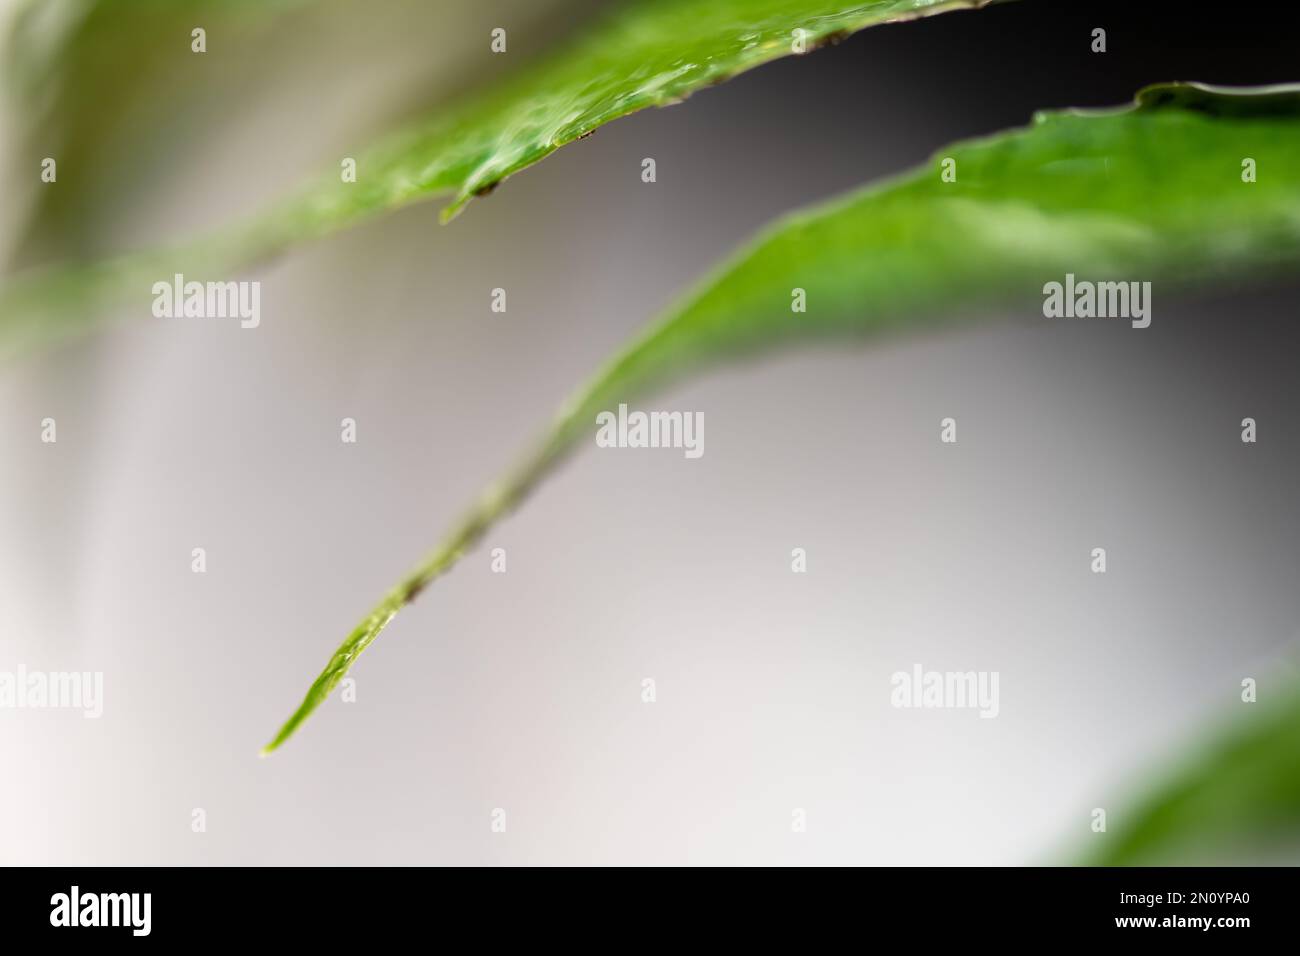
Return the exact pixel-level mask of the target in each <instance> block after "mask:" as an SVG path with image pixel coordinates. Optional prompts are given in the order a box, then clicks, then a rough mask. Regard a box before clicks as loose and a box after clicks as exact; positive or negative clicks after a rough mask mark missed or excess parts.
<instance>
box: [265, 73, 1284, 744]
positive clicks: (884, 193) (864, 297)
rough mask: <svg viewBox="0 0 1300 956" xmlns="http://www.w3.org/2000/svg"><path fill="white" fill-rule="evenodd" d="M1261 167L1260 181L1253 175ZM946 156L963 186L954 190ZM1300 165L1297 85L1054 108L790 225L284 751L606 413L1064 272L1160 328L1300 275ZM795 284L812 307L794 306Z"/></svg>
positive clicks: (287, 730) (353, 649)
mask: <svg viewBox="0 0 1300 956" xmlns="http://www.w3.org/2000/svg"><path fill="white" fill-rule="evenodd" d="M1247 158H1249V159H1252V160H1254V162H1255V164H1256V169H1257V171H1258V181H1257V182H1245V181H1243V161H1244V160H1245V159H1247ZM945 160H952V161H953V163H954V164H955V165H953V166H951V167H950V168H952V169H955V171H956V181H955V182H945V181H944V177H943V171H944V169H945V165H946V164H945V162H944V161H945ZM1297 170H1300V87H1297V88H1284V89H1283V88H1277V89H1269V90H1250V91H1244V90H1238V91H1220V90H1213V89H1209V88H1205V87H1198V86H1192V85H1171V86H1158V87H1153V88H1150V89H1148V90H1145V91H1143V92H1142V93H1141V94H1139V97H1138V100H1137V103H1136V104H1135V105H1133V106H1131V107H1125V108H1121V109H1116V110H1110V111H1092V112H1079V111H1067V112H1060V113H1047V114H1040V115H1038V116H1036V117H1035V119H1034V122H1033V124H1032V125H1031V126H1030V127H1029V128H1027V129H1023V130H1017V131H1014V132H1010V133H1006V134H1003V135H999V136H994V137H991V138H988V139H984V140H978V141H974V142H968V143H962V144H958V145H954V146H953V147H951V148H950V149H948V150H946V151H944V152H943V153H941V154H940V155H938V156H936V157H935V158H934V160H933V161H932V162H931V163H930V164H929V165H927V166H925V167H923V168H921V169H919V170H917V171H915V172H912V173H910V174H908V175H906V176H903V177H901V178H899V179H896V180H894V181H892V182H887V183H885V184H883V185H879V186H873V187H870V188H867V189H865V190H863V191H860V192H857V193H854V194H852V195H850V196H848V197H847V198H844V199H842V200H839V201H838V202H834V203H831V204H830V205H827V206H822V207H819V208H815V209H812V210H811V211H807V212H801V213H799V214H796V215H793V216H790V217H788V218H786V219H784V220H782V221H780V222H778V223H777V224H775V225H774V226H773V227H771V228H769V229H768V230H767V231H766V232H765V233H764V234H763V235H761V236H760V237H759V238H758V239H757V240H756V241H755V242H753V243H752V244H751V245H749V246H748V247H747V248H745V249H743V250H742V251H741V252H740V253H739V254H738V255H736V256H735V257H734V258H732V259H731V260H730V261H729V262H727V263H725V264H724V265H722V266H721V267H720V268H719V269H717V270H716V271H715V272H714V273H713V274H712V275H711V276H710V277H708V278H707V279H706V280H705V281H704V282H703V283H702V284H701V285H700V286H699V287H698V289H697V290H696V291H694V292H693V293H692V294H690V295H689V296H688V297H687V298H686V299H685V301H684V302H682V304H681V305H679V306H678V307H676V308H674V309H671V310H670V311H669V313H668V315H667V316H666V317H665V318H664V319H663V320H662V321H660V322H658V323H656V324H654V325H652V326H651V327H650V328H649V329H648V330H647V331H646V332H645V333H644V334H643V335H641V336H640V337H639V338H638V339H637V340H636V341H634V342H633V343H632V344H631V345H629V346H628V347H627V348H626V349H625V350H624V351H623V352H622V353H620V354H619V355H618V356H616V357H615V358H614V359H613V361H611V362H610V363H609V364H608V365H607V366H606V367H605V368H604V370H602V371H601V372H600V373H599V374H598V375H597V376H596V377H595V379H594V380H593V381H592V382H591V383H590V384H588V385H587V386H586V387H585V388H583V389H581V390H580V391H578V392H577V393H576V394H575V395H574V396H573V397H572V398H571V399H570V400H569V401H568V403H567V404H565V405H564V407H563V408H562V409H561V411H560V413H559V415H558V417H557V418H556V419H555V421H554V422H553V423H552V425H551V428H550V430H549V431H548V432H547V433H546V434H545V436H544V437H543V439H542V441H541V442H540V443H539V445H538V446H537V447H536V449H535V450H534V451H533V452H532V454H531V455H529V456H527V457H526V458H525V459H524V460H523V462H522V463H521V464H520V466H519V467H518V468H517V469H516V470H515V471H513V472H512V473H511V474H510V475H508V476H507V477H506V478H505V479H504V480H502V481H501V482H499V483H497V484H496V485H494V486H493V487H492V488H490V489H489V490H488V492H487V493H486V494H485V495H483V496H482V498H481V499H480V500H479V501H478V503H477V504H475V505H474V507H473V508H472V509H471V510H470V512H469V514H468V515H467V516H466V517H465V518H464V520H463V521H462V522H461V523H460V524H459V525H458V526H457V527H456V528H455V529H454V530H453V531H452V533H451V534H450V535H449V536H448V537H447V539H446V540H445V542H444V543H443V544H442V545H441V546H440V547H439V548H438V549H437V550H436V551H434V552H433V553H432V554H431V555H430V556H429V557H428V558H426V559H425V560H424V561H423V562H421V563H420V564H419V565H418V566H417V567H416V568H415V570H413V571H412V572H411V573H410V575H408V576H407V578H406V579H405V580H404V581H402V582H401V583H400V584H399V585H398V586H397V587H396V588H394V589H393V590H392V591H391V592H390V593H389V594H388V595H386V596H385V597H384V599H383V600H382V601H381V602H380V604H379V606H378V607H377V608H375V610H374V611H373V612H372V613H371V614H370V616H369V617H367V618H366V619H365V620H364V621H362V622H361V624H360V625H359V626H358V627H357V628H356V629H355V630H353V631H352V633H351V634H349V635H348V637H347V639H346V640H345V641H344V642H343V644H342V646H341V647H340V648H339V649H338V651H337V652H336V653H335V655H334V657H333V658H331V660H330V662H329V664H328V665H327V666H326V668H325V670H324V671H323V672H322V673H321V675H320V676H319V677H318V678H317V680H316V682H315V683H314V684H312V686H311V689H310V690H309V691H308V693H307V696H306V698H305V699H304V701H303V703H302V705H301V706H300V707H299V708H298V710H297V711H296V712H295V713H294V714H293V716H292V717H290V719H289V721H288V722H287V723H286V724H285V725H284V727H283V728H282V729H281V730H280V732H279V733H278V734H277V735H276V737H275V739H274V740H273V741H272V742H271V744H270V745H269V746H268V748H267V749H268V750H271V749H274V748H275V747H277V746H279V745H280V744H281V743H282V742H283V741H284V740H286V739H287V738H288V737H289V736H290V735H291V734H292V733H293V732H294V730H295V729H296V728H297V727H298V726H299V725H300V724H301V723H302V721H303V720H304V719H306V717H307V716H308V715H310V714H311V712H312V711H313V710H314V709H315V708H316V707H317V706H319V704H320V703H321V702H322V701H323V700H324V699H325V697H326V696H327V695H328V694H329V692H330V690H331V689H332V688H333V687H334V686H335V685H336V684H337V683H338V681H339V680H340V679H341V678H342V677H343V675H344V674H345V673H346V671H347V669H348V668H349V667H350V666H351V665H352V662H353V661H355V660H356V658H357V655H359V654H360V653H361V652H362V651H364V650H365V648H366V647H367V646H369V644H370V643H371V642H372V641H373V640H374V639H375V637H376V636H377V635H378V634H379V632H380V631H381V630H382V629H383V628H384V626H385V625H386V624H387V623H388V622H389V621H390V620H391V619H392V617H393V616H394V615H395V614H396V613H397V612H398V611H399V610H400V609H401V608H402V606H403V605H405V604H406V603H407V602H408V601H410V600H411V599H412V598H413V597H415V595H416V594H418V593H419V592H420V591H421V590H422V589H423V588H424V587H425V586H427V585H428V584H429V582H431V581H432V580H433V579H434V578H436V577H438V576H439V575H441V574H442V573H444V572H445V571H447V570H448V569H450V568H451V567H452V566H453V565H454V564H455V563H456V561H457V560H458V559H459V558H460V557H461V555H463V554H464V553H465V552H466V551H467V550H468V549H469V548H471V547H472V546H474V544H475V543H477V541H478V540H479V538H480V537H481V536H482V534H483V532H484V531H485V530H486V529H487V528H488V527H490V526H491V525H492V524H493V523H494V522H495V521H497V520H498V519H499V518H500V517H501V516H502V515H503V514H505V513H506V512H508V511H509V510H510V509H512V508H513V507H514V506H516V505H517V504H518V503H519V502H520V501H521V500H522V499H523V498H524V496H525V495H527V494H528V492H529V491H531V490H532V489H533V488H534V487H535V486H536V484H537V483H538V482H539V481H541V480H542V478H543V477H545V475H546V474H547V473H548V472H549V471H550V470H551V469H552V468H553V467H554V466H555V465H556V464H557V463H558V462H559V461H560V460H561V459H562V458H563V457H564V456H565V455H566V454H568V453H569V452H571V451H572V450H573V449H574V448H575V447H576V446H577V444H578V443H579V442H580V441H583V440H584V439H587V438H588V436H590V435H592V434H593V432H594V424H595V416H596V414H597V413H599V412H601V411H605V410H612V409H614V408H616V407H617V406H618V405H619V404H620V403H624V402H631V401H632V400H634V399H636V398H638V397H642V396H645V395H646V394H647V393H648V392H649V391H650V390H651V389H654V388H660V387H663V386H664V385H666V384H668V383H670V382H672V381H674V380H676V379H679V378H681V377H683V376H685V375H687V374H689V373H693V372H696V371H699V370H701V369H703V368H704V367H706V366H709V365H713V364H716V363H718V362H719V361H721V360H724V359H730V358H734V357H736V356H740V355H744V354H749V353H752V352H755V351H758V350H760V349H770V348H773V347H775V346H777V345H778V344H784V343H790V342H795V341H801V340H803V341H807V340H816V339H835V338H843V337H858V338H860V337H864V336H870V335H874V334H877V333H881V332H884V331H886V330H890V329H899V328H919V327H921V325H922V323H923V322H924V321H925V320H926V319H935V318H938V317H941V316H951V315H952V314H953V313H954V312H957V311H964V312H969V311H987V310H988V309H989V308H991V307H996V306H1022V307H1023V306H1026V305H1028V306H1030V307H1032V308H1033V309H1034V310H1035V311H1038V310H1040V309H1041V307H1042V303H1043V289H1044V285H1045V283H1047V282H1049V281H1058V282H1063V281H1064V280H1065V276H1066V274H1067V273H1072V274H1074V275H1076V276H1077V277H1078V278H1079V279H1080V280H1092V281H1112V280H1140V281H1154V282H1156V283H1157V285H1156V302H1155V307H1154V313H1153V315H1154V319H1153V320H1154V321H1155V322H1159V321H1160V320H1161V319H1160V305H1161V302H1162V297H1163V295H1164V294H1165V293H1166V292H1167V291H1168V290H1170V289H1173V288H1175V287H1177V286H1179V285H1182V284H1192V283H1203V282H1209V281H1213V280H1214V279H1218V278H1223V277H1228V276H1239V275H1247V274H1252V273H1254V274H1258V273H1266V272H1269V271H1270V270H1277V269H1280V268H1283V267H1287V266H1290V267H1294V265H1295V263H1296V262H1297V261H1298V260H1300V174H1297ZM796 289H803V290H805V291H806V296H807V312H806V313H799V312H794V311H792V294H793V291H794V290H796ZM1040 321H1072V320H1065V319H1059V320H1047V319H1040ZM1080 321H1090V320H1080ZM1091 321H1095V320H1091ZM1131 334H1143V333H1142V332H1139V331H1133V332H1132V333H1131Z"/></svg>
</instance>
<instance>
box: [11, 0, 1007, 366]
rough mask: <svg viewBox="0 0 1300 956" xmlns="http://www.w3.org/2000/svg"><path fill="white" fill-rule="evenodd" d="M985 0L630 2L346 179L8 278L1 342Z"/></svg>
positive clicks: (481, 183)
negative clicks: (798, 57) (843, 40)
mask: <svg viewBox="0 0 1300 956" xmlns="http://www.w3.org/2000/svg"><path fill="white" fill-rule="evenodd" d="M989 2H992V0H866V2H863V0H859V2H857V3H845V2H843V0H711V2H709V3H699V2H697V0H640V2H637V3H633V4H631V5H629V6H627V7H626V8H625V9H623V10H622V11H620V12H619V13H618V14H616V15H615V16H613V17H611V18H609V19H606V20H604V21H602V22H601V23H600V24H598V25H597V26H596V27H594V28H593V29H592V30H590V31H588V32H587V33H586V34H585V35H584V36H583V37H581V38H579V39H578V40H577V41H576V42H574V43H573V44H571V45H570V46H569V47H568V48H565V49H562V50H560V51H558V52H557V53H555V54H553V55H551V56H550V57H549V58H547V59H545V60H544V61H542V62H540V63H538V64H536V65H534V66H532V67H529V68H526V69H524V70H523V71H521V72H520V73H518V74H516V75H512V76H508V77H507V78H506V79H505V80H504V81H503V82H502V83H501V84H500V85H499V86H498V87H497V88H495V89H493V90H489V91H488V92H487V93H486V94H484V95H482V96H480V97H478V98H475V99H471V100H470V101H468V102H466V103H465V104H464V105H462V106H461V107H459V108H455V109H452V110H450V111H447V112H445V113H442V114H440V115H438V116H436V117H434V118H433V120H432V121H431V122H428V123H425V124H423V125H420V126H418V127H416V128H412V129H409V130H407V131H405V132H402V133H400V134H397V135H395V136H394V137H393V138H392V139H391V140H390V141H389V142H386V143H384V144H381V145H380V146H378V147H376V148H375V149H374V150H373V151H372V152H370V153H368V154H363V155H361V156H359V157H357V182H356V183H343V182H341V181H340V177H339V173H338V170H337V169H334V170H332V171H331V172H330V173H329V175H328V176H327V177H326V178H324V179H323V180H322V181H321V182H319V183H317V184H315V185H314V186H312V187H311V188H309V189H308V190H307V191H306V192H304V193H303V194H302V195H301V196H298V197H296V198H294V199H291V200H289V201H287V202H285V203H284V204H283V205H281V206H279V207H278V208H275V209H272V210H271V211H270V212H268V213H267V214H265V215H263V216H261V217H259V218H257V219H255V220H254V221H252V222H251V223H246V224H242V225H239V226H235V227H233V228H231V229H229V230H228V231H226V232H225V233H223V234H221V235H218V236H214V237H212V238H210V239H206V240H202V241H198V242H193V243H190V244H188V245H185V246H183V247H180V248H173V249H165V250H156V251H151V252H144V253H137V254H133V255H127V256H123V257H120V258H118V259H115V260H112V261H109V262H103V263H98V264H96V265H93V266H85V265H79V266H78V265H74V266H71V267H66V268H62V269H55V270H53V271H51V272H48V273H38V274H36V275H34V276H30V277H27V278H25V279H24V280H21V281H19V282H16V283H14V286H13V288H11V289H9V290H7V294H5V295H0V350H3V351H7V352H10V353H13V352H16V351H19V350H21V349H24V348H28V347H32V346H34V345H39V344H42V343H44V342H47V341H49V340H50V339H52V338H61V337H66V336H68V335H72V334H75V333H77V332H80V331H84V330H85V329H86V328H88V327H89V326H90V325H92V324H93V323H95V322H96V321H98V320H99V318H100V317H101V313H102V309H100V308H98V306H99V305H100V304H102V303H106V302H115V301H119V300H122V299H124V298H127V297H129V296H131V295H136V296H141V297H142V296H143V295H144V291H145V290H147V289H148V288H149V285H150V283H152V282H153V281H154V280H157V279H165V278H166V277H168V276H171V275H173V274H175V273H177V272H180V273H184V274H186V275H190V276H196V277H197V276H204V277H205V278H223V279H224V278H228V277H229V276H230V275H231V273H233V272H236V271H238V270H239V269H241V268H244V267H246V266H247V265H248V264H249V263H251V262H255V261H258V260H260V259H264V258H266V257H269V256H272V255H274V254H277V253H279V252H282V251H283V250H285V249H286V248H288V247H290V246H292V245H294V244H296V243H299V242H303V241H307V240H310V239H313V238H318V237H321V236H324V235H328V234H329V233H332V232H334V231H337V230H339V229H342V228H344V227H346V226H349V225H352V224H354V223H356V222H358V221H360V220H362V219H364V218H366V217H369V216H373V215H376V214H378V213H381V212H385V211H389V210H393V209H397V208H399V207H401V206H404V205H407V204H409V203H412V202H415V201H418V200H422V199H428V198H430V197H433V196H439V195H443V196H445V195H450V196H451V197H452V201H451V204H450V205H449V206H447V208H446V209H445V210H444V212H443V219H444V221H445V220H447V219H450V218H451V217H452V216H453V215H455V214H456V213H457V212H458V211H459V210H461V209H462V208H463V207H464V206H465V204H466V203H468V202H469V201H470V199H471V198H473V197H474V196H475V195H479V194H482V193H486V192H488V191H490V190H492V189H493V188H495V186H496V185H497V184H498V183H500V182H501V181H502V180H503V179H505V178H506V177H507V176H510V175H511V174H513V173H516V172H518V171H519V170H521V169H524V168H525V167H527V166H531V165H532V164H533V163H536V162H538V161H539V160H541V159H543V158H545V157H546V156H548V155H550V154H551V153H553V152H554V151H555V150H557V149H559V148H560V147H561V146H564V145H566V144H568V143H571V142H573V141H574V140H577V139H580V138H581V137H583V136H586V135H588V134H590V133H591V132H593V131H594V130H596V129H597V128H598V127H600V126H602V125H604V124H605V123H608V122H610V121H611V120H615V119H618V118H619V117H621V116H626V115H628V114H629V113H634V112H636V111H637V110H641V109H644V108H646V107H648V106H665V105H668V104H670V103H676V102H679V101H680V100H682V99H684V98H685V97H687V96H689V95H690V94H691V93H693V92H695V91H696V90H699V89H702V88H704V87H707V86H711V85H714V84H717V83H721V82H722V81H724V80H726V79H728V78H730V77H732V76H735V75H736V74H738V73H742V72H744V71H745V70H748V69H752V68H753V67H756V66H759V65H761V64H763V63H767V62H770V61H772V60H775V59H779V58H780V57H783V56H788V55H790V54H792V53H794V52H795V47H796V39H797V40H798V42H799V43H800V44H801V48H802V49H806V50H812V49H815V48H816V47H817V46H819V45H823V44H825V43H829V42H832V41H834V40H837V39H839V38H840V37H843V36H846V35H848V34H850V33H852V32H854V31H856V30H860V29H862V28H864V27H868V26H871V25H873V24H878V23H884V22H889V21H897V20H905V19H911V18H915V17H920V16H927V15H930V14H935V13H940V12H943V11H947V10H954V9H969V8H974V7H980V6H984V5H986V4H987V3H989ZM796 31H800V33H799V36H798V37H797V38H796V35H795V34H796ZM488 39H489V38H488V37H486V36H485V37H483V38H482V42H483V43H484V44H485V46H486V45H487V43H488ZM508 42H509V38H508V36H507V51H508V50H509V46H508ZM507 56H508V52H507ZM503 62H507V61H506V60H504V59H503ZM142 282H144V284H143V285H141V283H142Z"/></svg>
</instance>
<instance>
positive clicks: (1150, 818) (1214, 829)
mask: <svg viewBox="0 0 1300 956" xmlns="http://www.w3.org/2000/svg"><path fill="white" fill-rule="evenodd" d="M1237 706H1239V707H1246V708H1247V709H1248V710H1249V711H1250V713H1249V715H1248V717H1245V718H1242V719H1241V721H1240V723H1239V724H1235V725H1234V726H1233V727H1232V728H1231V729H1230V730H1229V731H1228V732H1227V733H1226V734H1224V735H1223V736H1222V737H1221V739H1218V740H1216V741H1214V742H1213V743H1211V744H1208V745H1203V746H1201V747H1200V748H1198V750H1197V752H1195V753H1193V754H1190V755H1188V756H1187V757H1186V758H1184V760H1183V761H1182V763H1181V766H1179V767H1178V768H1177V769H1176V770H1174V771H1173V772H1171V773H1170V774H1169V776H1168V778H1167V779H1166V780H1165V781H1164V782H1163V783H1161V784H1160V785H1159V786H1158V787H1156V788H1155V789H1153V790H1152V791H1151V792H1150V793H1149V794H1147V795H1146V797H1145V798H1144V799H1142V800H1141V801H1140V802H1138V803H1137V804H1136V805H1135V806H1134V807H1133V808H1132V809H1131V810H1127V811H1124V810H1121V811H1117V812H1113V813H1111V814H1110V815H1109V818H1108V820H1107V824H1108V830H1107V832H1106V833H1104V834H1094V835H1092V836H1091V841H1092V843H1093V845H1094V847H1095V849H1094V850H1093V852H1091V853H1088V854H1085V855H1084V862H1085V863H1087V864H1091V865H1095V866H1178V865H1188V864H1193V863H1199V864H1202V865H1203V864H1204V863H1205V862H1206V859H1207V857H1214V858H1215V859H1217V860H1218V862H1221V863H1230V862H1232V861H1233V860H1234V859H1238V860H1240V859H1258V858H1259V854H1260V853H1261V852H1263V853H1267V852H1269V851H1270V850H1275V849H1277V848H1279V847H1281V848H1283V849H1292V850H1293V849H1294V847H1295V843H1294V841H1295V840H1296V839H1297V837H1300V688H1298V687H1295V686H1292V687H1290V688H1289V689H1285V688H1284V689H1283V690H1282V691H1280V692H1279V693H1278V694H1277V695H1273V694H1271V693H1270V692H1269V691H1268V690H1267V689H1265V692H1264V693H1263V694H1262V695H1261V697H1260V698H1259V701H1258V703H1253V704H1249V705H1245V704H1239V705H1237ZM1288 841H1292V842H1290V843H1288Z"/></svg>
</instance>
